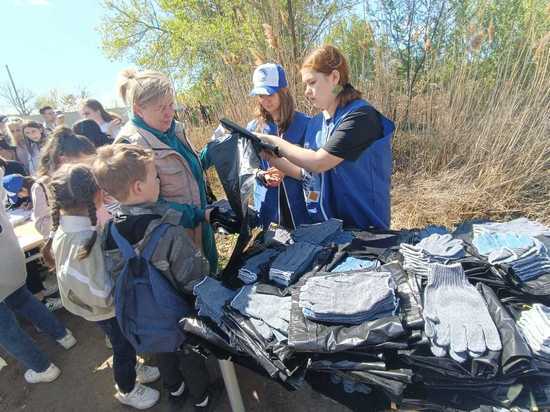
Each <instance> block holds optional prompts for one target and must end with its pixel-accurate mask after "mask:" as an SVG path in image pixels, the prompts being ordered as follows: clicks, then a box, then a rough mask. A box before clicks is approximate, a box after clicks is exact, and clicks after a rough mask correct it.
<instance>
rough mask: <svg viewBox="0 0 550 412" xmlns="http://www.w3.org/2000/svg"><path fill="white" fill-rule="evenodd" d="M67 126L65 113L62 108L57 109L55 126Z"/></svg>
mask: <svg viewBox="0 0 550 412" xmlns="http://www.w3.org/2000/svg"><path fill="white" fill-rule="evenodd" d="M58 126H65V113H63V112H62V111H61V110H56V111H55V127H58Z"/></svg>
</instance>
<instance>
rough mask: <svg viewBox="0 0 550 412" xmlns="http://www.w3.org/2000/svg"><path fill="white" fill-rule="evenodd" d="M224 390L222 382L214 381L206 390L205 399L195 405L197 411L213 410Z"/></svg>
mask: <svg viewBox="0 0 550 412" xmlns="http://www.w3.org/2000/svg"><path fill="white" fill-rule="evenodd" d="M223 390H224V386H223V384H222V383H221V382H214V383H213V384H212V385H210V389H208V391H207V392H206V395H205V396H204V399H203V400H202V401H200V402H197V403H195V404H194V405H193V406H194V409H195V411H196V412H210V411H213V410H214V409H215V407H216V405H217V404H218V403H219V401H220V399H221V395H222V393H223Z"/></svg>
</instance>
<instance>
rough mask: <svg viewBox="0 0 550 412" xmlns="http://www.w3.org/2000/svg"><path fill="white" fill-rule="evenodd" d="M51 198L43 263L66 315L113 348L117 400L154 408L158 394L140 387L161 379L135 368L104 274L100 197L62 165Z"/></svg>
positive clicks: (89, 180)
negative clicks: (93, 327) (88, 325)
mask: <svg viewBox="0 0 550 412" xmlns="http://www.w3.org/2000/svg"><path fill="white" fill-rule="evenodd" d="M48 187H49V192H50V193H51V202H50V205H51V216H52V232H51V233H50V236H49V238H48V241H47V242H46V244H45V245H44V248H43V249H42V254H43V256H44V260H45V261H46V263H47V264H48V265H50V266H51V267H55V271H56V275H57V280H58V283H59V294H60V296H61V301H62V302H63V306H64V307H65V309H67V310H68V311H69V312H71V313H73V314H75V315H77V316H80V317H83V318H84V319H86V320H88V321H91V322H96V323H97V325H98V326H99V327H100V328H101V329H102V330H103V332H104V333H105V334H106V335H107V336H108V337H109V340H110V341H111V344H112V347H113V373H114V380H115V382H116V387H117V393H116V394H115V398H116V399H117V400H118V401H119V402H121V403H123V404H125V405H129V406H132V407H134V408H136V409H147V408H150V407H152V406H153V405H154V404H155V403H156V402H157V401H158V399H159V397H160V394H159V392H158V391H157V390H155V389H152V388H149V387H147V386H144V385H143V384H144V383H149V382H153V381H155V380H157V379H158V378H159V376H160V374H159V371H158V369H157V368H153V367H149V366H145V365H140V364H138V363H137V359H136V352H135V350H134V348H133V346H132V345H131V344H130V342H128V341H127V340H126V338H125V337H124V335H123V334H122V332H121V330H120V327H119V325H118V322H117V320H116V317H115V306H114V281H113V279H112V278H111V276H110V274H109V272H108V271H107V270H106V269H105V263H104V260H103V252H102V250H101V245H100V242H99V241H97V240H98V228H97V214H96V211H97V208H99V207H101V205H102V204H103V192H102V191H101V189H100V188H99V186H98V184H97V181H96V179H95V177H94V175H93V173H92V170H91V169H90V167H89V166H87V165H85V164H75V163H71V164H66V165H63V166H62V167H61V168H60V169H59V170H58V171H56V172H55V173H54V175H53V176H52V178H51V180H50V182H49V184H48Z"/></svg>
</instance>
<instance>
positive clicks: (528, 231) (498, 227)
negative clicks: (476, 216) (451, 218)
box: [472, 217, 550, 237]
mask: <svg viewBox="0 0 550 412" xmlns="http://www.w3.org/2000/svg"><path fill="white" fill-rule="evenodd" d="M472 230H473V233H474V236H475V235H476V234H479V233H482V232H490V233H510V232H512V233H516V234H518V235H526V236H530V237H537V236H550V228H549V227H547V226H545V225H543V224H542V223H539V222H535V221H533V220H529V219H527V218H525V217H520V218H519V219H514V220H510V221H509V222H502V223H497V222H488V223H479V224H474V225H473V229H472Z"/></svg>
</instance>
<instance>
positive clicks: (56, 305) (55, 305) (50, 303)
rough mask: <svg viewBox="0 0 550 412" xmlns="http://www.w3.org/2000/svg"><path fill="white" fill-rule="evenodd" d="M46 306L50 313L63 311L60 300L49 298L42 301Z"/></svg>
mask: <svg viewBox="0 0 550 412" xmlns="http://www.w3.org/2000/svg"><path fill="white" fill-rule="evenodd" d="M42 303H43V304H44V305H46V307H47V308H48V310H49V311H50V312H55V311H56V310H58V309H61V308H62V307H63V303H61V299H60V298H47V299H44V300H43V301H42Z"/></svg>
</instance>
